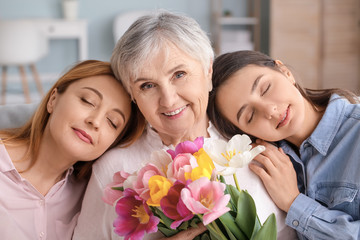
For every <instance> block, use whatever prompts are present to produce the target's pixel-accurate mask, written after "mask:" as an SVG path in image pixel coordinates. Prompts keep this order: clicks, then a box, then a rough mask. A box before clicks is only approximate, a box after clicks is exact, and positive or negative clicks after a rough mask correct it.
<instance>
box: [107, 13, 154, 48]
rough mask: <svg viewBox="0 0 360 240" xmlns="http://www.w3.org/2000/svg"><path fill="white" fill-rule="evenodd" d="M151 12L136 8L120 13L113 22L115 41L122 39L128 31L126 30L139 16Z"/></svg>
mask: <svg viewBox="0 0 360 240" xmlns="http://www.w3.org/2000/svg"><path fill="white" fill-rule="evenodd" d="M149 13H151V11H149V10H135V11H129V12H124V13H120V14H119V15H117V16H116V17H115V19H114V24H113V34H114V42H115V44H116V42H117V41H118V40H119V39H120V37H121V36H122V35H123V34H124V33H125V32H126V30H127V29H128V28H129V27H130V25H131V24H132V23H133V22H135V20H137V19H138V18H139V17H141V16H144V15H146V14H149Z"/></svg>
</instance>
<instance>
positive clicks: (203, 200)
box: [181, 177, 230, 225]
mask: <svg viewBox="0 0 360 240" xmlns="http://www.w3.org/2000/svg"><path fill="white" fill-rule="evenodd" d="M225 188H226V185H225V184H224V183H221V182H217V181H210V180H209V179H208V178H207V177H202V178H199V179H197V180H195V181H194V182H192V183H190V184H189V185H188V186H187V188H183V190H182V191H181V199H182V200H183V202H184V203H185V205H186V207H187V208H188V209H189V210H190V211H192V212H193V213H195V214H204V216H203V224H204V225H207V224H209V223H211V222H212V221H214V220H215V219H217V218H218V217H220V216H221V215H223V214H224V213H226V212H228V211H229V210H230V208H228V207H227V204H228V203H229V200H230V195H229V194H226V195H224V190H225Z"/></svg>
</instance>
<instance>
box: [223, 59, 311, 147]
mask: <svg viewBox="0 0 360 240" xmlns="http://www.w3.org/2000/svg"><path fill="white" fill-rule="evenodd" d="M281 71H282V72H279V71H276V70H272V69H270V68H267V67H259V66H256V65H248V66H246V67H244V68H243V69H241V70H239V71H237V72H236V73H234V74H233V75H232V76H231V77H230V78H229V79H228V80H227V81H226V82H225V83H224V84H223V85H222V86H221V87H220V88H219V90H218V94H217V96H216V104H217V106H219V109H220V112H221V113H222V114H223V116H225V117H226V118H227V119H228V120H229V121H230V122H231V123H232V124H234V125H236V126H237V127H238V128H239V129H240V130H242V131H244V132H245V133H247V134H249V135H252V136H255V137H257V138H261V139H264V140H267V141H278V140H281V139H286V138H288V137H290V136H292V135H294V134H296V133H298V131H301V128H302V126H303V122H304V117H305V111H306V110H305V109H306V108H305V104H304V102H305V100H304V98H303V97H302V95H301V93H300V92H299V91H298V90H297V88H296V87H295V85H294V84H295V79H294V77H293V75H292V74H291V72H290V71H289V70H288V69H287V68H286V67H285V66H281Z"/></svg>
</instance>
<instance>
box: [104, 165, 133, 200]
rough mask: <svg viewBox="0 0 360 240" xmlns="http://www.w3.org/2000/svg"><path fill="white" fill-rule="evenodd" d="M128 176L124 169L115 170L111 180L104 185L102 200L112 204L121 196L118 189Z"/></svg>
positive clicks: (121, 193)
mask: <svg viewBox="0 0 360 240" xmlns="http://www.w3.org/2000/svg"><path fill="white" fill-rule="evenodd" d="M129 176H130V174H129V173H127V172H124V171H119V172H116V173H115V174H114V176H113V182H111V183H109V184H108V185H106V187H105V189H104V195H103V197H102V199H103V201H104V202H105V203H107V204H110V205H113V204H114V203H115V201H116V200H118V199H119V198H121V197H122V196H123V192H122V191H121V190H120V189H121V188H122V187H123V184H124V181H125V180H126V179H127V178H128V177H129Z"/></svg>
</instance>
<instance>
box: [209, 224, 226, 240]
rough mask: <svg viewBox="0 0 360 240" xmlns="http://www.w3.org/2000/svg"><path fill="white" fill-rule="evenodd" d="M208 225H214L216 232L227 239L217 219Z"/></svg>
mask: <svg viewBox="0 0 360 240" xmlns="http://www.w3.org/2000/svg"><path fill="white" fill-rule="evenodd" d="M208 225H212V227H213V230H214V232H216V234H217V235H218V236H219V237H221V239H223V240H227V238H226V236H225V235H224V234H223V233H222V231H221V230H220V228H219V226H218V225H217V224H216V222H215V221H212V222H211V223H210V224H208Z"/></svg>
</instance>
